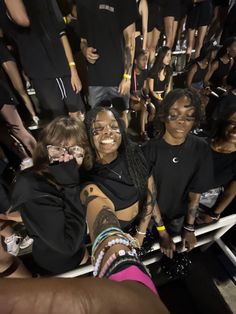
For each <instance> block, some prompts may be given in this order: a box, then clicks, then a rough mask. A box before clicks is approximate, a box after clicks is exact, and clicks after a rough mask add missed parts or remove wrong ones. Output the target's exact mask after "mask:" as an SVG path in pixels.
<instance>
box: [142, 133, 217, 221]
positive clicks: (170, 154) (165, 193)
mask: <svg viewBox="0 0 236 314" xmlns="http://www.w3.org/2000/svg"><path fill="white" fill-rule="evenodd" d="M143 151H144V154H145V157H146V159H147V162H148V163H149V166H150V168H152V171H153V175H154V178H155V182H156V187H157V202H158V204H159V206H160V210H161V214H162V216H163V218H164V219H165V220H167V221H170V220H173V219H175V218H179V217H181V216H184V215H185V214H186V212H187V209H188V193H189V192H193V193H202V192H205V191H207V190H209V188H211V187H212V184H213V163H212V156H211V152H210V149H209V147H208V144H207V143H206V142H205V141H204V140H203V139H201V138H198V137H196V136H194V135H188V137H187V140H186V141H185V143H183V144H181V145H176V146H172V145H169V144H167V143H166V142H165V141H164V140H163V139H157V140H152V141H150V142H148V143H147V144H146V145H145V146H144V147H143ZM174 158H175V159H174ZM176 158H178V160H179V162H177V163H174V162H173V160H175V161H176V160H177V159H176Z"/></svg>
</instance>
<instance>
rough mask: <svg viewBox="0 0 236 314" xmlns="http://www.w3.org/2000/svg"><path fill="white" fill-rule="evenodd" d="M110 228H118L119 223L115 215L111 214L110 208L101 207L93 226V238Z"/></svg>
mask: <svg viewBox="0 0 236 314" xmlns="http://www.w3.org/2000/svg"><path fill="white" fill-rule="evenodd" d="M110 227H116V228H120V223H119V220H118V218H117V217H116V215H115V214H114V213H113V212H111V210H110V208H109V207H107V206H103V207H102V210H101V211H100V212H99V213H98V214H97V217H96V219H95V221H94V224H93V235H94V237H95V238H96V237H97V236H98V235H99V234H100V233H101V232H102V231H103V230H106V229H108V228H110Z"/></svg>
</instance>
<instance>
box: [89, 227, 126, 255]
mask: <svg viewBox="0 0 236 314" xmlns="http://www.w3.org/2000/svg"><path fill="white" fill-rule="evenodd" d="M112 231H118V232H119V233H121V234H124V232H123V231H122V230H121V229H119V228H115V227H111V228H107V229H106V230H103V231H102V232H101V233H99V235H98V236H97V237H96V239H95V240H94V243H93V246H92V251H93V250H94V247H96V246H97V244H98V242H100V241H101V240H102V239H103V238H104V237H106V236H107V234H109V233H111V232H112Z"/></svg>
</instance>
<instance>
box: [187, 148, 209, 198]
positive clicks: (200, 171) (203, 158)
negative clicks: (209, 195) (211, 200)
mask: <svg viewBox="0 0 236 314" xmlns="http://www.w3.org/2000/svg"><path fill="white" fill-rule="evenodd" d="M201 144H202V145H201V147H199V149H198V154H199V157H200V158H199V163H198V168H197V169H196V172H195V175H194V176H193V178H192V181H191V182H190V185H189V192H193V193H203V192H206V191H208V190H210V189H211V188H213V186H214V168H213V159H212V153H211V150H210V148H209V146H208V144H207V143H205V142H202V143H201Z"/></svg>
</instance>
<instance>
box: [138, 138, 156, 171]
mask: <svg viewBox="0 0 236 314" xmlns="http://www.w3.org/2000/svg"><path fill="white" fill-rule="evenodd" d="M141 148H142V151H143V154H144V157H145V159H146V161H147V165H148V170H149V173H151V172H152V170H153V167H154V165H155V163H156V160H157V149H156V145H155V141H153V140H151V141H149V142H147V143H145V144H143V145H142V147H141Z"/></svg>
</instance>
